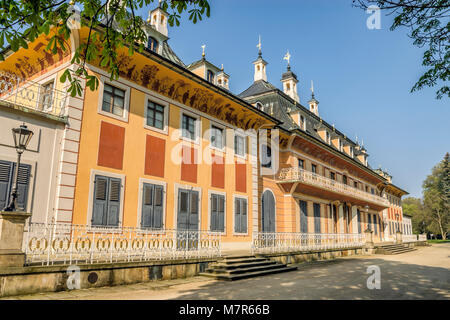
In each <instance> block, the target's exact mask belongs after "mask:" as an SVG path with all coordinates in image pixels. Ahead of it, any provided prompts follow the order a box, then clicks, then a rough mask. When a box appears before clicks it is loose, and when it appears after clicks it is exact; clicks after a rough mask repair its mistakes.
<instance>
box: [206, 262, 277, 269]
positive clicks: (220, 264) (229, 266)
mask: <svg viewBox="0 0 450 320" xmlns="http://www.w3.org/2000/svg"><path fill="white" fill-rule="evenodd" d="M275 263H276V262H275V261H270V260H269V261H267V260H265V261H258V262H247V263H239V264H226V263H223V262H218V263H213V264H211V265H210V268H219V269H227V270H231V269H237V268H247V267H257V266H267V265H271V264H275Z"/></svg>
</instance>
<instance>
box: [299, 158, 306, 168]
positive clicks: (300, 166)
mask: <svg viewBox="0 0 450 320" xmlns="http://www.w3.org/2000/svg"><path fill="white" fill-rule="evenodd" d="M298 167H299V168H300V169H304V168H305V161H303V160H302V159H298Z"/></svg>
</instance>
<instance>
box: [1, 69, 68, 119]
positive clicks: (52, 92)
mask: <svg viewBox="0 0 450 320" xmlns="http://www.w3.org/2000/svg"><path fill="white" fill-rule="evenodd" d="M54 86H55V83H47V84H40V83H37V82H33V81H28V80H23V79H21V78H20V77H18V76H16V75H14V74H10V73H7V72H4V71H0V101H4V102H7V103H11V104H13V105H18V106H21V107H26V108H28V109H33V110H35V111H38V112H42V113H46V114H51V115H54V116H57V117H64V116H65V113H66V105H67V102H68V98H69V93H68V92H65V91H60V90H57V89H55V88H54Z"/></svg>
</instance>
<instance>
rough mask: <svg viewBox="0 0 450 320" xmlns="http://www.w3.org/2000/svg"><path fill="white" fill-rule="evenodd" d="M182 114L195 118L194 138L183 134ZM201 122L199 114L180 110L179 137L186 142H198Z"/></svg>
mask: <svg viewBox="0 0 450 320" xmlns="http://www.w3.org/2000/svg"><path fill="white" fill-rule="evenodd" d="M183 115H187V116H189V117H192V118H195V139H194V140H192V139H189V138H187V137H184V136H183ZM201 123H202V121H201V118H200V116H199V115H197V114H195V113H192V112H190V111H186V110H181V113H180V127H179V132H180V139H181V140H184V141H188V142H193V143H195V144H200V136H201Z"/></svg>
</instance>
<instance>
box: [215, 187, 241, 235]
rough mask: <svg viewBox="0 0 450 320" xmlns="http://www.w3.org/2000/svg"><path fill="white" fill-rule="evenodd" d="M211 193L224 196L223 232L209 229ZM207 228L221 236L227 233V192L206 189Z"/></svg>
mask: <svg viewBox="0 0 450 320" xmlns="http://www.w3.org/2000/svg"><path fill="white" fill-rule="evenodd" d="M213 194H217V195H221V196H224V198H225V200H224V204H223V210H224V213H223V219H224V221H223V232H220V231H212V230H211V195H213ZM247 215H248V213H247ZM207 230H208V231H211V232H217V233H219V234H221V235H223V236H226V235H227V193H226V192H223V191H217V190H211V189H209V190H208V227H207Z"/></svg>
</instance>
